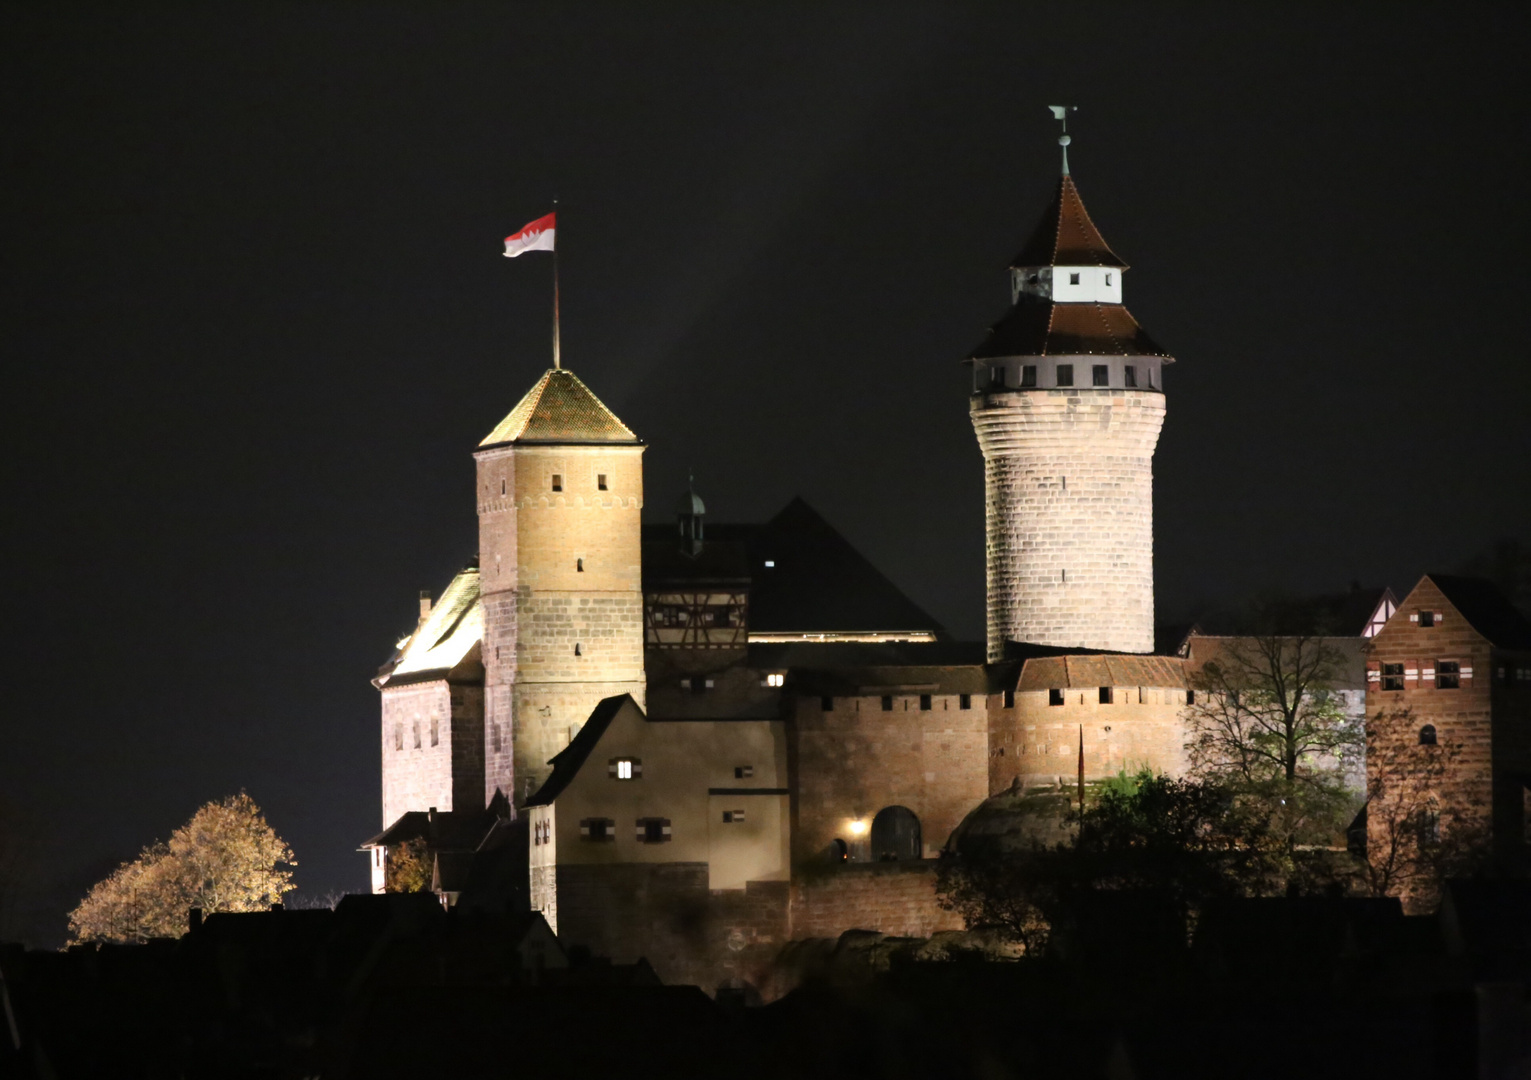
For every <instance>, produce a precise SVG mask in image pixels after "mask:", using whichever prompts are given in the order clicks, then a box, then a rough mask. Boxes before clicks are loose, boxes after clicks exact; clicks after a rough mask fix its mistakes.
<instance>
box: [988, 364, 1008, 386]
mask: <svg viewBox="0 0 1531 1080" xmlns="http://www.w3.org/2000/svg"><path fill="white" fill-rule="evenodd" d="M1004 385H1005V369H1004V368H1002V367H991V368H990V369H989V386H990V388H991V389H999V388H1002V387H1003V386H1004Z"/></svg>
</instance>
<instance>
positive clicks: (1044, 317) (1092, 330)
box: [969, 296, 1170, 360]
mask: <svg viewBox="0 0 1531 1080" xmlns="http://www.w3.org/2000/svg"><path fill="white" fill-rule="evenodd" d="M1000 356H1162V357H1164V358H1165V359H1170V355H1169V353H1167V352H1165V351H1164V349H1163V347H1162V346H1160V345H1159V343H1158V342H1156V341H1154V339H1153V338H1151V337H1149V336H1148V334H1147V333H1146V332H1145V331H1144V329H1143V328H1142V327H1141V326H1139V325H1138V321H1137V320H1136V319H1134V318H1133V317H1132V313H1131V312H1129V311H1128V310H1127V309H1126V308H1125V307H1123V306H1122V305H1121V304H1096V303H1084V304H1060V303H1054V302H1052V301H1048V300H1043V299H1040V298H1037V297H1031V296H1022V297H1021V298H1020V300H1019V301H1018V302H1017V303H1016V305H1015V306H1014V307H1013V308H1011V309H1010V311H1009V312H1008V313H1007V314H1006V315H1005V317H1004V318H1003V319H1001V320H1000V321H999V322H998V323H996V324H995V325H994V326H993V327H991V328H990V330H989V336H988V337H987V338H985V339H984V340H983V343H982V344H980V345H979V346H978V348H976V349H974V350H973V352H972V353H971V355H970V357H969V358H970V359H973V360H988V359H992V358H994V357H1000Z"/></svg>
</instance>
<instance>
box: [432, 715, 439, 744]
mask: <svg viewBox="0 0 1531 1080" xmlns="http://www.w3.org/2000/svg"><path fill="white" fill-rule="evenodd" d="M431 745H432V746H440V745H441V720H440V719H439V718H437V717H434V716H433V717H431Z"/></svg>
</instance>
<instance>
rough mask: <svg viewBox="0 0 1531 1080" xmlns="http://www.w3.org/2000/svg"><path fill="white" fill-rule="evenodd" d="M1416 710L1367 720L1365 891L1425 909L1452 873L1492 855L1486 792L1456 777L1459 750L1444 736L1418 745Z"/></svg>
mask: <svg viewBox="0 0 1531 1080" xmlns="http://www.w3.org/2000/svg"><path fill="white" fill-rule="evenodd" d="M1418 729H1419V723H1418V721H1417V720H1415V718H1414V717H1413V715H1412V713H1411V711H1410V710H1409V709H1407V708H1403V709H1383V710H1379V711H1378V712H1377V714H1376V715H1375V716H1373V717H1371V718H1370V719H1368V721H1367V724H1366V736H1367V743H1368V750H1367V760H1366V780H1367V802H1366V825H1367V829H1366V832H1367V836H1366V856H1365V858H1364V859H1363V860H1361V864H1360V877H1361V885H1362V888H1363V889H1364V890H1365V891H1366V892H1369V893H1371V894H1372V895H1373V896H1400V897H1402V898H1403V899H1404V901H1405V903H1406V904H1408V905H1409V906H1410V907H1414V908H1428V907H1429V906H1430V905H1431V904H1432V903H1433V901H1434V900H1435V898H1436V897H1437V895H1438V894H1439V892H1440V886H1441V883H1442V882H1443V881H1445V880H1446V879H1447V878H1448V877H1459V876H1466V875H1468V874H1471V873H1473V872H1475V871H1477V870H1478V869H1480V868H1481V867H1482V866H1483V865H1485V864H1486V862H1487V860H1488V849H1489V831H1488V820H1489V808H1488V795H1487V792H1486V791H1485V790H1481V789H1480V788H1478V787H1474V786H1473V785H1471V784H1467V783H1462V782H1455V783H1454V782H1453V780H1454V778H1455V775H1456V773H1457V770H1458V766H1459V763H1460V760H1461V757H1462V747H1461V745H1460V744H1459V743H1456V742H1453V741H1451V740H1449V739H1446V738H1444V737H1438V738H1437V739H1436V741H1435V742H1433V743H1421V742H1420V740H1419V738H1418V734H1417V733H1418Z"/></svg>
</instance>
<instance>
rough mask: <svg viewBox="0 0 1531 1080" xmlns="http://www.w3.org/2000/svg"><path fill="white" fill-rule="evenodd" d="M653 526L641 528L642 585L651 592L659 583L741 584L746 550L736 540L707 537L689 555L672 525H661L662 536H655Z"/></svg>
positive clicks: (745, 578) (747, 571)
mask: <svg viewBox="0 0 1531 1080" xmlns="http://www.w3.org/2000/svg"><path fill="white" fill-rule="evenodd" d="M660 532H661V530H660V528H659V527H657V526H649V525H645V526H644V527H643V588H644V590H645V591H651V590H653V589H656V588H658V587H660V586H661V585H662V584H695V585H699V584H702V583H704V582H720V583H739V584H744V583H746V582H748V581H749V577H750V557H749V550H748V549H747V548H746V547H745V546H744V544H742V543H740V542H739V541H737V540H714V539H712V537H711V536H708V537H707V539H706V540H705V541H704V542H703V544H702V550H701V551H699V552H697V553H696V554H695V555H692V554H691V553H690V552H688V551H683V550H682V549H681V546H680V544H681V541H680V537H679V536H677V535H676V532H675V527H674V526H673V525H671V526H665V527H664V529H663V535H664V539H662V540H661V539H658V538H657V537H658V536H659V534H660Z"/></svg>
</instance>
